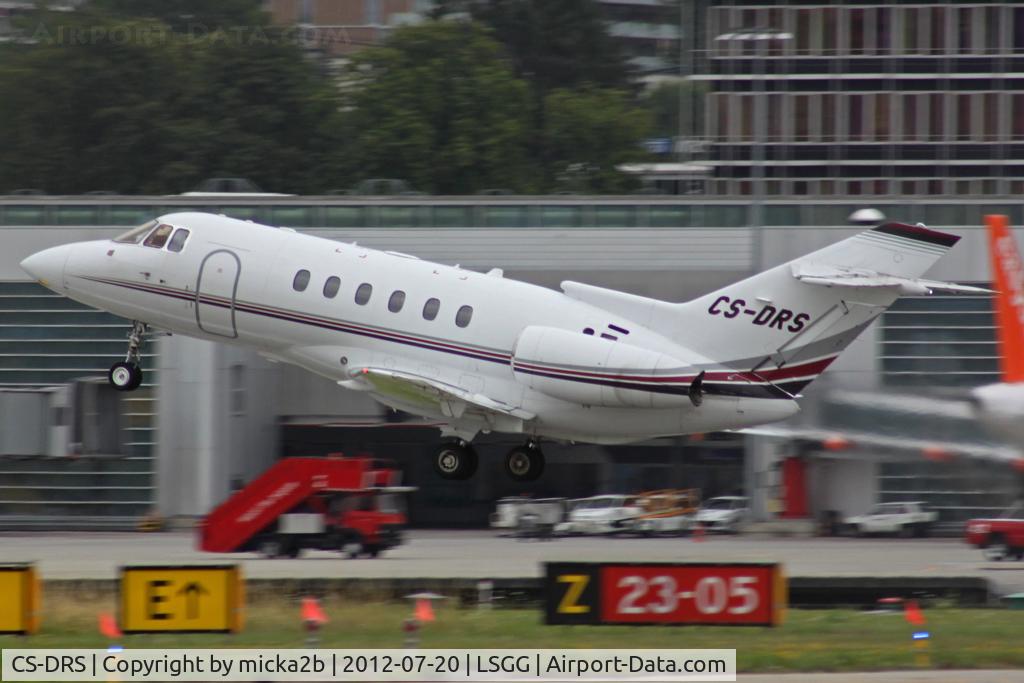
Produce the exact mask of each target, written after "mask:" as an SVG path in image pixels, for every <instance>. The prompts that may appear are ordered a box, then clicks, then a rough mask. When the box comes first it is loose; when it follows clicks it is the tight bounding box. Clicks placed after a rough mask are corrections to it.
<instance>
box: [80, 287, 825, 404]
mask: <svg viewBox="0 0 1024 683" xmlns="http://www.w3.org/2000/svg"><path fill="white" fill-rule="evenodd" d="M85 279H90V280H93V281H96V282H101V283H104V284H110V285H116V286H119V287H124V288H127V289H133V290H136V291H141V292H146V293H149V294H157V295H160V296H166V297H170V298H173V299H179V300H183V301H194V300H195V299H196V297H195V295H194V294H191V293H187V292H181V291H180V290H175V289H171V288H166V287H160V286H158V285H148V284H143V283H131V282H122V281H117V280H106V279H100V278H85ZM199 302H200V303H203V304H204V305H207V306H215V307H218V308H224V309H230V308H231V307H232V306H231V301H230V300H229V299H225V298H223V297H215V296H211V295H205V294H204V295H201V296H200V297H199ZM234 308H235V310H237V311H242V312H244V313H249V314H251V315H261V316H264V317H268V318H274V319H277V320H284V321H287V322H295V323H299V324H305V325H309V326H311V327H319V328H322V329H328V330H334V331H339V332H344V333H348V334H354V335H357V336H363V337H369V338H372V339H379V340H381V341H389V342H392V343H397V344H404V345H406V346H413V347H417V348H422V349H426V350H429V351H441V352H444V353H450V354H452V355H457V356H463V357H466V358H474V359H476V360H484V361H489V362H492V363H499V364H501V365H509V364H511V358H510V357H508V356H502V355H501V354H497V353H495V352H489V351H484V352H480V351H475V350H472V349H469V348H466V347H459V346H455V345H452V344H446V343H443V342H433V341H430V340H423V339H417V338H415V337H409V336H407V335H400V334H392V333H389V332H384V331H379V330H374V329H372V328H366V327H362V326H357V325H351V324H348V323H340V322H336V321H333V320H330V319H326V318H317V317H315V316H307V315H304V314H299V313H291V312H283V311H279V310H278V309H272V308H269V307H266V306H259V305H256V304H246V303H238V302H235V306H234ZM496 356H497V357H496ZM833 360H835V357H833V358H826V359H822V360H818V361H812V362H809V363H805V364H803V365H795V366H792V367H789V368H779V369H775V370H766V371H764V372H759V373H756V374H755V373H750V372H741V371H737V372H733V371H720V372H712V373H707V374H706V375H705V380H704V384H703V390H704V391H705V393H708V394H713V395H722V396H744V397H753V398H790V394H792V393H797V392H798V391H799V390H800V389H802V388H803V387H805V386H807V384H810V380H803V381H799V382H788V383H780V384H779V386H775V385H773V384H771V383H769V382H768V380H772V379H783V378H785V377H799V376H802V375H807V374H818V373H820V372H821V371H823V370H824V369H825V368H826V367H828V365H829V364H830V363H832V361H833ZM513 369H514V370H515V371H516V372H523V373H526V374H531V375H537V376H541V377H548V378H551V379H560V380H568V381H575V382H583V383H586V384H598V385H602V386H610V387H613V388H619V389H632V390H635V391H645V392H650V393H660V394H674V395H682V394H686V393H687V392H688V391H689V383H690V382H692V381H693V379H694V377H695V375H687V376H674V377H637V376H629V375H614V374H608V373H593V372H585V371H578V370H565V369H562V368H554V367H548V366H543V365H535V364H530V363H520V362H516V363H515V364H514V367H513ZM737 380H739V381H745V382H748V383H747V384H723V383H721V382H723V381H737ZM780 387H785V389H782V388H780ZM787 392H788V393H787Z"/></svg>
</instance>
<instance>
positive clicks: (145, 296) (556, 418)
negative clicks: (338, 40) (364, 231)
mask: <svg viewBox="0 0 1024 683" xmlns="http://www.w3.org/2000/svg"><path fill="white" fill-rule="evenodd" d="M157 223H159V224H162V225H166V226H169V228H170V229H171V233H172V234H174V237H171V236H170V235H168V236H167V237H166V239H165V241H164V242H163V243H162V244H161V245H160V246H155V243H154V244H149V245H147V244H146V243H143V242H138V243H132V242H130V241H120V242H119V241H114V240H100V241H93V242H83V243H76V244H71V245H65V246H63V247H57V248H55V249H52V250H48V251H46V252H42V253H41V254H38V255H36V256H33V257H31V258H30V259H28V260H26V262H25V267H26V269H27V270H29V271H30V272H32V273H33V274H35V275H36V277H38V278H39V279H40V280H41V281H42V282H44V284H46V285H47V286H49V287H51V288H52V289H54V290H56V291H59V292H61V293H63V294H65V295H66V296H68V297H70V298H72V299H75V300H78V301H81V302H83V303H86V304H88V305H91V306H94V307H97V308H100V309H103V310H107V311H110V312H113V313H116V314H118V315H121V316H124V317H125V318H129V319H132V320H139V321H143V322H145V323H148V324H149V325H151V326H152V327H154V328H157V329H163V330H168V331H171V332H173V333H177V334H183V335H188V336H192V337H198V338H203V339H209V340H211V341H216V342H222V343H229V344H238V345H243V346H246V347H251V348H254V349H256V350H258V351H259V352H261V353H262V354H264V355H265V356H267V357H268V358H271V359H273V360H277V361H283V362H287V363H292V364H296V365H299V366H302V367H304V368H306V369H308V370H310V371H312V372H315V373H317V374H320V375H323V376H325V377H328V378H330V379H332V380H335V381H337V382H339V383H341V384H342V385H343V386H346V387H350V388H356V389H360V388H361V389H363V390H367V391H370V392H371V394H372V395H373V396H374V397H375V398H377V399H378V400H380V401H381V402H383V403H385V404H386V405H389V406H391V407H394V408H397V409H402V410H406V411H408V412H411V413H414V414H418V415H422V416H424V417H428V418H431V419H435V420H439V421H442V422H445V423H446V424H448V427H447V428H446V430H445V431H447V432H448V433H450V434H454V435H459V436H469V437H471V436H472V435H474V434H476V433H477V432H480V431H489V430H495V431H513V432H522V433H525V434H528V435H532V436H543V437H549V438H555V439H562V440H574V441H587V442H596V443H616V442H628V441H635V440H638V439H643V438H649V437H653V436H660V435H673V434H685V433H695V432H705V431H710V430H717V429H729V428H741V427H745V426H750V425H755V424H761V423H764V422H770V421H773V420H779V419H783V418H786V417H788V416H790V415H792V414H794V413H795V412H797V410H798V408H797V405H796V402H795V401H793V400H792V399H791V398H786V397H781V398H780V397H778V396H774V397H756V396H743V395H728V394H722V395H709V396H706V397H705V398H704V400H703V402H702V403H701V405H700V407H699V409H698V408H697V407H696V406H695V405H693V404H691V403H690V402H689V401H687V400H683V399H684V397H685V394H680V395H679V400H675V399H674V398H673V397H672V395H670V394H669V393H668V392H662V393H661V394H658V393H657V392H654V393H651V399H650V400H649V401H648V400H647V398H645V396H646V395H647V394H648V393H649V392H647V391H645V390H644V387H642V386H641V387H640V388H633V389H629V388H628V387H627V388H614V384H609V386H612V387H613V388H611V389H608V388H603V389H601V391H605V392H606V393H607V392H613V394H614V395H612V394H607V395H609V396H611V398H609V399H607V400H605V399H604V398H601V397H600V396H604V395H606V394H601V395H600V396H599V398H598V399H597V400H590V399H589V398H588V396H590V394H586V393H581V394H580V396H581V398H580V399H578V400H571V397H572V396H575V395H576V394H573V393H572V392H569V394H567V395H568V396H570V400H567V399H566V398H564V397H562V398H559V397H558V396H563V394H559V393H558V392H554V393H555V395H552V392H551V391H539V390H537V389H536V388H534V387H536V386H537V382H539V381H540V380H541V379H544V380H545V381H549V382H555V383H561V380H560V378H559V376H558V375H554V376H553V377H554V379H553V380H552V379H551V377H552V376H551V375H550V373H548V375H545V376H544V377H541V378H540V379H538V376H539V375H540V374H541V373H539V372H537V373H534V374H526V373H528V372H529V371H530V368H531V367H534V366H530V365H526V364H524V363H520V367H519V369H518V371H517V369H516V354H517V344H520V343H522V342H523V340H524V339H525V338H526V337H527V336H529V335H528V334H527V331H528V330H537V329H543V330H555V331H562V332H563V333H565V334H566V335H567V336H564V337H559V336H558V335H555V336H552V334H554V333H552V334H549V335H548V338H549V339H555V338H557V339H562V338H564V339H567V340H569V342H570V347H571V348H569V349H568V350H566V353H567V354H568V355H569V356H572V355H573V348H575V347H572V344H575V343H577V341H576V340H578V343H579V344H580V345H581V346H580V349H590V350H591V351H592V350H593V349H594V348H598V349H599V350H600V349H603V348H605V347H603V346H602V347H598V346H596V345H597V344H607V345H608V346H607V348H608V349H612V347H613V345H616V344H618V345H621V346H619V347H618V348H617V349H615V352H616V353H619V355H620V356H621V355H622V353H623V352H624V350H628V349H637V350H638V351H636V352H634V355H640V356H643V358H648V357H649V358H651V359H654V360H652V361H651V362H653V363H655V365H658V364H659V363H660V364H661V365H658V367H663V366H664V367H667V366H668V364H669V361H671V364H673V365H675V364H682V365H681V366H682V367H686V368H689V369H690V370H691V374H693V373H696V372H699V371H701V370H703V371H715V370H717V371H720V372H732V371H735V370H736V368H734V367H732V368H730V367H729V365H728V364H727V363H724V362H723V361H726V360H727V359H719V360H717V361H716V360H713V359H710V358H707V357H704V356H701V355H699V354H697V353H695V352H694V351H692V350H689V349H687V348H686V346H685V345H683V344H680V343H678V342H677V341H675V340H673V339H669V338H667V337H666V336H664V335H662V334H659V333H658V332H656V331H654V330H652V329H649V328H647V327H645V326H643V325H640V324H637V323H636V322H634V321H632V320H630V319H627V318H624V317H623V316H620V315H614V314H612V313H610V312H608V311H606V310H604V309H602V308H599V307H596V306H593V305H590V304H587V303H584V302H582V301H579V300H577V299H574V298H572V297H570V296H567V295H566V294H564V293H562V292H557V291H554V290H550V289H546V288H543V287H538V286H535V285H531V284H528V283H523V282H519V281H516V280H512V279H506V278H504V277H503V276H502V274H501V273H500V272H498V271H492V272H491V273H487V274H484V273H478V272H473V271H468V270H464V269H461V268H459V267H457V266H455V267H453V266H447V265H441V264H437V263H431V262H427V261H422V260H419V259H416V258H414V257H411V256H406V255H402V254H397V253H392V252H382V251H377V250H374V249H369V248H365V247H361V246H359V245H356V244H347V243H342V242H336V241H333V240H328V239H323V238H319V237H314V236H310V235H304V234H299V233H296V232H294V231H292V230H289V229H282V228H271V227H267V226H263V225H259V224H254V223H251V222H247V221H240V220H235V219H231V218H226V217H223V216H214V215H210V214H201V213H181V214H170V215H167V216H163V217H161V218H160V219H158V221H157ZM178 230H187V231H188V233H187V235H185V237H184V238H183V239H182V238H179V236H178V235H177V234H176V233H177V231H178ZM172 239H173V240H176V242H177V243H178V244H177V246H179V247H180V249H179V250H177V251H173V250H171V249H170V248H169V246H170V244H171V240H172ZM147 241H149V240H147ZM534 336H536V335H534ZM557 351H558V350H557V349H555V350H554V351H549V352H548V353H549V355H550V354H551V353H556V352H557ZM591 351H588V353H591ZM601 353H603V351H601ZM608 353H609V358H610V357H611V354H612V351H609V352H608ZM658 359H666V360H658ZM520 360H522V358H521V356H520ZM364 367H365V368H369V367H374V368H391V369H394V370H396V371H400V372H402V373H407V374H409V375H415V376H416V377H421V378H424V379H426V380H430V381H435V382H438V383H442V384H445V385H451V386H454V387H458V388H459V389H460V390H462V391H464V392H469V393H471V394H473V395H479V396H482V397H487V399H488V400H491V401H497V402H499V403H500V404H502V405H506V406H511V407H514V408H517V409H521V410H523V411H525V412H526V413H528V414H529V415H530V416H531V417H530V419H527V420H524V421H522V422H517V421H515V420H513V421H502V420H494V419H491V418H490V417H488V415H487V414H486V411H484V412H483V413H481V412H478V411H475V410H473V409H472V407H471V409H470V410H467V411H465V412H459V413H458V414H453V413H452V412H451V411H450V410H443V409H439V408H437V407H436V406H433V405H432V404H430V403H429V402H424V401H423V400H421V397H418V396H413V395H411V394H409V395H407V394H406V393H404V392H402V391H381V390H380V389H379V388H374V387H371V386H363V385H361V384H360V382H359V370H360V368H364ZM565 367H568V368H570V369H569V370H564V371H561V370H560V371H559V372H565V373H575V374H572V377H574V378H575V379H571V378H569V376H568V375H567V376H566V377H567V378H566V379H565V382H570V383H574V384H572V386H574V387H575V386H579V387H583V389H584V390H587V389H588V387H590V386H594V385H596V384H599V383H600V382H604V381H606V378H608V377H612V376H611V375H608V374H607V372H608V368H607V367H600V366H595V365H594V364H591V363H589V362H586V361H581V364H580V365H579V366H574V365H572V364H571V363H570V364H567V365H565ZM651 370H652V371H654V370H655V368H651ZM602 373H604V374H602ZM614 381H619V382H620V386H622V387H626V386H627V385H624V384H622V381H621V378H619V379H618V380H615V379H614V378H612V379H607V382H608V383H613V382H614ZM652 381H653V380H652ZM614 392H617V393H614ZM622 396H627V397H626V399H622V398H621V397H622Z"/></svg>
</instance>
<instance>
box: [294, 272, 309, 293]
mask: <svg viewBox="0 0 1024 683" xmlns="http://www.w3.org/2000/svg"><path fill="white" fill-rule="evenodd" d="M308 286H309V271H308V270H300V271H299V272H297V273H295V278H294V279H293V280H292V289H294V290H295V291H296V292H305V291H306V287H308Z"/></svg>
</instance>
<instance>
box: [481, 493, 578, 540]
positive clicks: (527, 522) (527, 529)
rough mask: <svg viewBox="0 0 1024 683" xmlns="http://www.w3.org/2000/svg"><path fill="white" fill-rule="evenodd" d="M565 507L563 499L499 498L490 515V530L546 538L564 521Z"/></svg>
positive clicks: (565, 502) (565, 503)
mask: <svg viewBox="0 0 1024 683" xmlns="http://www.w3.org/2000/svg"><path fill="white" fill-rule="evenodd" d="M566 507H567V501H566V499H565V498H528V497H526V496H512V497H509V498H501V499H500V500H498V503H497V505H496V507H495V510H494V512H492V513H491V528H493V529H503V530H507V531H510V532H512V533H513V534H515V535H516V536H548V535H550V534H551V532H552V531H553V530H554V528H555V526H556V525H557V524H559V523H561V522H564V521H565V514H566Z"/></svg>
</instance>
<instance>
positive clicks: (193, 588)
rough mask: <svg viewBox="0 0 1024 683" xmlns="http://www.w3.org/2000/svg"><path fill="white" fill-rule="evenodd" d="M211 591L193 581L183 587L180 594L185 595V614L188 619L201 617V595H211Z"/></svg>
mask: <svg viewBox="0 0 1024 683" xmlns="http://www.w3.org/2000/svg"><path fill="white" fill-rule="evenodd" d="M209 594H210V591H208V590H206V589H205V588H203V587H202V585H200V584H199V583H198V582H196V581H193V582H191V583H189V584H187V585H185V586H182V587H181V590H179V591H178V595H184V596H185V616H186V618H188V619H198V618H199V597H200V596H202V595H209Z"/></svg>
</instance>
